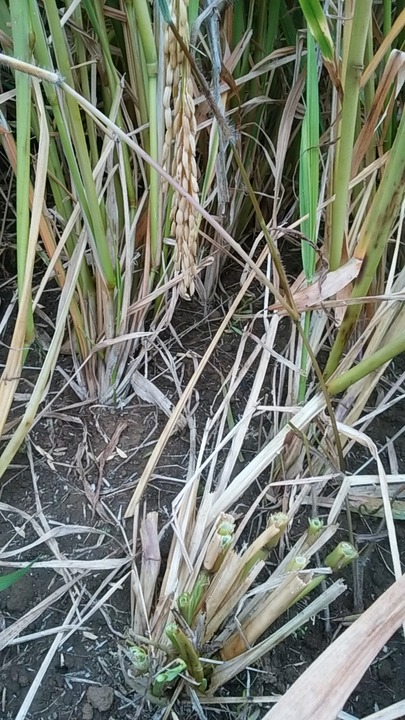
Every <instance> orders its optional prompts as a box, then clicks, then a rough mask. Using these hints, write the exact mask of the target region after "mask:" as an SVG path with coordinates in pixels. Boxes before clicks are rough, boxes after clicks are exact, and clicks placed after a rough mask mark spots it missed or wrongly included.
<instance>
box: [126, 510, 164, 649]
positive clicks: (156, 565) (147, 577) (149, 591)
mask: <svg viewBox="0 0 405 720" xmlns="http://www.w3.org/2000/svg"><path fill="white" fill-rule="evenodd" d="M140 535H141V543H142V565H141V576H140V582H141V588H142V595H143V603H141V602H137V603H136V606H135V616H134V624H133V628H134V633H135V634H136V635H144V634H145V630H146V626H147V622H148V618H149V617H150V612H151V608H152V601H153V596H154V593H155V589H156V582H157V579H158V577H159V572H160V561H161V557H160V548H159V538H158V513H157V512H150V513H148V514H147V516H146V518H145V519H144V520H143V521H142V523H141V531H140Z"/></svg>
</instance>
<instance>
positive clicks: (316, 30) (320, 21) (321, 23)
mask: <svg viewBox="0 0 405 720" xmlns="http://www.w3.org/2000/svg"><path fill="white" fill-rule="evenodd" d="M299 2H300V5H301V10H302V12H303V13H304V16H305V20H306V21H307V25H308V28H309V30H310V32H311V34H312V35H313V37H314V39H315V40H316V42H317V43H318V45H319V49H320V51H321V53H322V55H323V57H324V58H325V60H327V61H328V62H330V63H332V62H333V60H334V55H335V50H334V45H333V40H332V36H331V34H330V32H329V27H328V21H327V19H326V16H325V13H324V12H323V10H322V6H321V3H320V2H319V0H299Z"/></svg>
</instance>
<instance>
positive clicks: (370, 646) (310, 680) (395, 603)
mask: <svg viewBox="0 0 405 720" xmlns="http://www.w3.org/2000/svg"><path fill="white" fill-rule="evenodd" d="M404 621H405V575H403V576H402V577H401V579H400V580H397V582H395V583H394V584H393V585H391V587H390V588H389V589H388V590H387V591H386V592H385V593H384V594H383V595H382V596H381V597H380V598H378V600H376V602H375V603H373V605H372V606H371V607H370V608H369V609H368V610H366V612H365V613H364V614H363V615H362V616H361V617H360V618H359V619H358V620H356V622H355V623H354V624H353V625H352V626H351V627H350V628H348V629H347V630H346V631H345V632H344V633H343V634H342V635H341V636H340V637H339V638H338V639H337V640H335V642H333V643H332V644H331V645H330V646H329V647H328V649H327V650H325V651H324V652H323V653H322V655H320V656H319V657H318V659H317V660H315V662H314V663H312V665H311V666H310V667H309V668H308V670H306V672H304V673H303V675H301V677H300V678H299V679H298V680H297V681H296V682H295V683H294V684H293V685H292V687H291V688H290V689H289V690H288V691H287V692H286V694H285V695H284V696H283V697H282V699H281V700H280V702H279V703H278V704H277V705H276V707H274V708H273V709H272V710H270V712H268V713H267V715H265V716H264V718H263V720H312V719H313V718H314V717H321V718H322V720H335V718H336V716H337V714H338V712H339V711H340V710H341V709H342V707H343V705H344V703H345V702H346V700H347V698H348V697H349V695H350V693H351V692H353V690H354V689H355V687H356V685H357V684H358V683H359V681H360V679H361V678H362V676H363V675H364V673H365V672H366V670H367V668H368V667H369V665H370V663H371V662H372V661H373V659H374V658H375V656H376V655H377V653H378V652H379V651H380V650H381V648H382V647H383V646H384V645H385V643H386V642H387V641H388V640H389V638H390V637H391V635H393V633H394V632H395V631H396V630H397V629H398V628H399V627H400V625H401V623H402V622H404Z"/></svg>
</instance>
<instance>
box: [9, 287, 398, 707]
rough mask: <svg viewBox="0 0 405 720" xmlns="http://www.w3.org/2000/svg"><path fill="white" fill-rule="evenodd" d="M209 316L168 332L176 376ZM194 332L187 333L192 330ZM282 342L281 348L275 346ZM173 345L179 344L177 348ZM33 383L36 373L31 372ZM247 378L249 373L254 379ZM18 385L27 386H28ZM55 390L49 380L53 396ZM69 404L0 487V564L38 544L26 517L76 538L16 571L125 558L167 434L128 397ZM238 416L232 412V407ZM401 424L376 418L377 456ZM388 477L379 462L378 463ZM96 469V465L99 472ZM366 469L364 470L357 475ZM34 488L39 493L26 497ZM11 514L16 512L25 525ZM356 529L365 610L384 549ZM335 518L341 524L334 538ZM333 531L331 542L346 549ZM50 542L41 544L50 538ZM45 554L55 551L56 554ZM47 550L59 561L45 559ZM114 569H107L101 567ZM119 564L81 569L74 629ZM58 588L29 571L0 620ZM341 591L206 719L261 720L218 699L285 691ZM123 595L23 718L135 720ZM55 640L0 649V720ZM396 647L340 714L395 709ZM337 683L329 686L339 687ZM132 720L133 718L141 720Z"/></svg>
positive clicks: (92, 618) (52, 416)
mask: <svg viewBox="0 0 405 720" xmlns="http://www.w3.org/2000/svg"><path fill="white" fill-rule="evenodd" d="M219 317H220V312H213V313H212V315H211V318H210V319H208V320H207V319H205V318H204V316H203V310H202V308H201V307H200V305H199V304H198V302H197V301H196V300H195V301H193V302H192V303H191V304H188V305H186V306H182V307H181V308H180V309H179V310H178V311H177V314H176V317H175V322H174V326H175V328H176V333H177V335H178V336H179V337H181V345H179V344H178V343H177V341H176V340H175V339H173V337H169V336H168V339H167V342H168V343H170V346H171V352H172V354H173V355H175V354H176V353H183V354H184V353H186V358H185V361H184V377H183V378H182V384H183V386H184V383H185V381H186V379H187V376H188V375H189V374H190V373H191V372H192V371H193V361H192V358H193V355H194V356H196V357H197V358H198V357H201V355H202V353H203V351H204V349H205V347H206V346H207V343H208V341H209V339H210V337H211V336H212V332H213V330H215V329H216V327H217V324H218V322H219V320H218V318H219ZM193 325H194V328H193V327H192V326H193ZM238 342H239V336H238V335H237V334H236V333H232V332H231V333H230V334H226V335H224V336H223V339H222V342H221V344H220V346H219V348H218V350H217V351H216V353H215V355H214V357H213V359H212V363H211V364H210V366H209V367H208V368H207V370H206V372H205V374H204V376H203V378H202V381H201V383H200V386H199V387H200V398H199V400H200V404H199V408H198V411H197V432H198V436H200V434H201V432H202V430H203V427H204V420H205V418H206V417H207V415H209V413H210V408H211V404H212V401H213V398H214V395H215V393H216V392H217V389H218V387H219V383H218V372H219V370H220V371H221V372H222V373H223V374H225V373H226V372H227V371H228V370H229V369H230V367H231V365H232V362H233V359H234V355H235V350H236V347H237V345H238ZM281 342H282V339H281ZM176 343H177V345H176ZM40 362H41V358H40V357H39V356H37V357H35V353H33V354H32V357H31V366H32V367H40ZM32 372H33V375H32V379H33V378H34V376H35V371H32ZM252 372H254V370H252ZM150 375H151V377H154V376H155V377H158V378H159V379H158V384H159V386H160V387H161V388H162V389H163V390H164V391H165V393H166V394H167V395H168V396H170V397H172V399H173V401H175V400H176V392H175V388H174V387H173V384H172V383H171V381H170V378H169V377H168V375H165V373H164V369H163V368H162V367H161V366H160V365H159V362H158V360H156V366H155V368H150ZM28 380H29V378H28ZM250 381H251V378H249V375H248V376H247V378H246V380H245V383H246V385H245V387H244V388H242V389H241V393H242V395H243V394H244V392H246V391H247V389H248V387H249V383H250ZM63 383H64V380H63V378H62V376H61V375H60V374H58V373H57V374H56V376H55V380H54V385H53V387H52V392H56V391H57V390H58V389H59V388H60V387H61V386H62V385H63ZM76 402H77V399H76V398H75V396H74V395H72V394H71V393H69V392H68V391H66V392H65V393H64V394H63V395H61V396H60V397H59V398H58V400H57V401H56V402H55V404H54V406H53V408H52V413H49V414H48V415H47V416H46V417H44V418H43V419H42V420H41V421H40V422H39V423H38V424H37V425H36V426H35V428H34V430H33V431H32V433H31V442H30V450H31V454H32V462H31V464H30V456H29V455H27V451H26V449H23V450H22V451H21V453H20V454H19V455H18V456H17V457H16V458H15V460H14V462H13V464H12V466H11V467H10V469H9V472H8V474H7V477H6V479H5V481H4V482H3V483H2V486H1V491H0V492H1V496H0V503H1V505H0V513H1V516H2V523H1V527H0V548H1V549H2V552H1V553H0V556H1V558H2V559H4V558H5V557H6V556H5V552H6V551H7V552H10V553H11V552H12V551H13V550H16V549H18V548H21V547H25V546H27V545H29V544H30V543H33V542H34V541H35V540H36V539H37V538H38V532H37V531H36V530H35V529H34V528H33V525H32V522H31V520H30V518H34V519H35V520H36V522H37V523H38V524H39V525H40V526H41V528H42V530H43V531H44V532H45V531H47V530H49V531H54V532H55V529H57V528H58V527H60V525H70V526H81V527H83V528H84V529H83V530H81V531H80V530H77V531H76V532H75V533H74V534H71V535H67V536H55V537H54V538H53V540H49V541H48V543H43V544H41V545H36V546H35V547H32V548H31V549H28V550H26V551H25V552H24V553H23V554H22V555H21V557H20V556H19V555H16V556H14V557H13V558H12V559H13V560H16V559H17V560H20V559H21V560H22V561H23V562H24V563H25V562H27V561H30V560H41V561H46V560H48V561H50V562H52V561H54V559H55V554H54V553H55V552H56V553H59V557H60V558H61V559H66V558H68V559H70V560H73V561H75V562H79V561H90V562H91V563H93V565H94V563H95V561H97V560H98V559H103V558H104V559H105V558H107V559H109V560H111V561H113V560H114V559H117V558H122V557H125V552H126V546H125V542H126V540H125V538H131V521H125V520H124V519H123V514H124V511H125V508H126V506H127V503H128V501H129V499H130V497H131V494H132V492H133V489H134V487H135V486H136V483H137V481H138V479H139V477H140V474H141V472H142V469H143V467H144V466H145V463H146V461H147V459H148V457H149V454H150V452H151V449H152V447H153V445H154V444H155V443H156V441H157V439H158V438H159V435H160V433H161V431H162V428H163V427H164V424H165V417H164V416H162V415H161V414H160V413H159V414H158V413H156V410H155V409H154V408H153V407H152V406H150V405H146V404H144V403H142V402H140V401H139V400H137V399H136V398H135V399H133V400H132V401H131V403H130V404H129V405H128V406H127V407H125V408H124V409H121V410H117V409H116V410H114V409H109V408H105V407H101V406H97V405H95V404H93V405H89V406H87V407H85V408H83V407H81V408H79V409H78V408H77V407H75V403H76ZM236 410H237V408H236ZM120 423H121V424H122V425H121V428H122V431H121V434H120V437H119V441H118V448H119V452H118V454H117V452H116V451H114V452H112V453H111V456H112V457H108V458H107V457H106V453H104V455H103V451H105V449H106V446H107V444H108V442H109V440H110V439H111V437H112V436H113V434H114V432H115V431H116V430H117V427H118V425H119V424H120ZM403 425H404V407H403V403H399V404H397V405H396V406H395V407H394V408H393V410H392V411H391V412H388V413H387V414H385V415H384V416H383V417H382V418H381V417H380V418H379V419H378V420H377V422H376V423H375V424H374V426H372V427H371V429H370V431H369V432H370V435H371V436H372V437H373V439H374V441H375V442H376V443H377V446H378V447H380V448H382V447H383V446H384V445H385V443H386V439H387V438H392V437H393V436H394V435H395V433H397V432H398V431H400V430H401V428H402V427H403ZM188 450H189V444H188V438H187V437H186V436H182V435H175V436H172V438H171V440H170V442H169V444H168V446H167V448H166V451H165V453H164V455H163V456H162V458H161V461H160V463H159V466H158V468H157V470H156V472H155V475H154V479H153V481H152V482H151V483H150V486H149V488H148V491H147V493H146V496H145V502H146V507H147V510H152V509H159V513H160V523H161V526H162V525H164V524H165V522H166V520H167V518H168V517H169V512H170V505H171V501H172V499H173V498H174V496H175V494H176V493H177V492H178V491H179V489H180V488H181V484H182V482H183V481H184V478H185V474H186V469H187V454H188ZM395 451H396V457H397V459H398V464H399V467H398V471H399V472H403V473H404V472H405V440H404V436H403V435H401V434H400V435H399V437H398V438H397V440H396V441H395ZM251 452H254V447H253V445H252V447H246V448H244V455H245V458H248V457H249V453H251ZM381 457H382V460H383V462H384V463H385V464H386V468H387V470H388V469H389V466H388V456H387V453H386V451H383V452H382V453H381ZM102 459H103V460H105V465H104V467H103V466H102ZM363 459H364V458H362V457H361V456H359V455H355V454H354V455H352V456H350V458H349V464H351V467H350V468H349V469H350V471H354V470H355V469H356V467H358V466H359V464H361V462H362V460H363ZM373 471H375V468H373V465H372V464H370V466H369V468H368V470H367V472H373ZM100 478H101V484H100V501H101V503H102V506H101V507H100V510H101V513H102V516H100V514H99V513H97V512H96V513H93V512H92V509H91V506H90V499H91V498H92V497H94V492H95V491H97V487H98V484H99V481H100ZM36 488H37V493H36ZM21 511H23V512H24V513H26V515H22V514H21ZM353 520H354V530H355V533H356V536H357V537H358V539H359V542H365V541H366V540H367V539H369V538H370V537H373V535H374V533H377V532H378V535H377V537H376V539H375V542H374V550H373V552H372V553H371V555H370V558H369V560H368V561H367V563H366V564H365V565H364V568H363V570H364V593H363V602H364V607H368V606H369V605H370V604H371V603H372V602H373V600H375V598H376V597H378V596H379V595H381V593H382V592H383V591H384V590H385V589H386V588H387V587H388V586H389V585H390V584H391V583H392V581H393V573H392V565H391V558H390V552H389V547H388V543H387V539H386V536H385V531H384V528H382V529H381V527H380V521H379V520H378V519H376V518H367V519H365V518H360V517H357V516H354V518H353ZM305 523H306V518H305V517H304V516H302V517H300V518H298V520H297V523H296V525H295V527H294V528H293V531H292V533H293V537H291V540H293V539H294V534H296V535H297V536H298V535H299V534H301V533H302V530H303V528H304V526H305V525H304V524H305ZM344 524H345V518H344V517H342V526H343V528H344ZM396 525H397V533H398V539H399V543H400V550H401V554H402V558H403V557H404V555H403V553H404V551H405V525H404V523H403V522H401V521H398V522H397V523H396ZM344 536H345V535H344V530H342V533H341V538H343V537H344ZM47 537H49V535H48V536H47ZM51 542H54V543H56V546H54V553H52V552H51V550H50V544H49V543H51ZM55 547H56V550H55ZM110 569H111V568H110ZM127 571H128V566H125V567H123V568H122V570H121V571H120V572H119V573H118V574H115V576H114V577H113V578H112V580H111V581H109V578H108V573H109V572H110V570H100V571H97V570H94V569H93V570H92V571H91V572H89V574H88V576H87V578H86V580H85V581H84V582H83V585H84V587H85V593H84V597H83V598H82V601H81V605H80V612H81V615H82V617H83V616H84V617H85V616H86V610H83V608H84V607H85V606H86V602H89V607H88V610H91V609H92V608H94V600H93V601H92V602H90V599H91V598H92V597H93V598H94V596H95V594H97V592H99V593H100V594H99V596H98V597H100V596H102V595H103V594H104V593H105V592H106V591H107V590H108V589H109V588H112V585H113V584H114V583H115V582H117V580H119V578H120V577H121V576H122V577H124V576H125V575H126V573H127ZM63 573H64V576H65V579H66V578H67V577H68V573H67V571H66V570H64V571H60V570H59V575H58V574H57V573H56V572H55V570H54V569H47V568H35V567H34V569H32V570H31V571H30V572H29V574H28V575H26V576H25V577H23V578H22V579H21V580H20V581H19V582H18V583H16V584H15V585H13V586H12V587H11V588H10V589H9V590H7V591H6V592H4V593H2V594H0V622H1V623H2V625H3V627H9V626H10V625H11V623H12V622H13V621H15V620H16V619H18V618H20V617H22V616H23V615H24V614H25V613H27V611H29V610H30V609H32V608H34V607H35V606H37V604H38V602H39V601H41V600H44V599H45V598H47V597H48V596H49V595H50V594H51V592H53V591H55V590H56V589H57V588H58V587H59V586H60V585H61V583H62V579H63V578H62V577H61V574H63ZM344 575H345V578H346V580H347V584H348V590H347V592H346V593H345V594H344V595H343V596H342V597H341V598H340V600H339V601H338V602H337V603H336V604H335V605H333V607H332V608H331V611H330V622H328V618H325V617H318V618H316V619H314V622H313V623H312V624H310V625H309V626H308V627H307V628H306V629H305V630H304V631H303V632H301V633H299V634H297V636H296V637H295V638H294V642H290V641H288V640H287V641H286V642H284V643H283V644H281V645H280V646H278V648H276V649H275V650H274V651H273V652H272V653H270V654H269V656H268V657H266V658H265V659H264V661H262V662H261V663H260V664H259V665H258V667H257V668H256V670H250V671H248V672H247V673H244V674H243V676H242V677H240V678H238V679H237V680H236V681H235V682H234V683H232V685H231V686H230V687H229V688H226V689H225V690H224V691H223V695H224V704H220V703H219V702H218V705H216V706H214V707H209V708H207V709H206V714H207V717H212V718H214V717H215V718H225V717H235V718H246V719H247V718H249V719H250V720H256V718H260V717H262V716H263V715H264V714H265V708H266V707H268V705H267V706H266V705H263V706H262V707H257V706H255V707H252V708H250V709H247V708H245V709H242V708H241V707H240V706H238V705H237V704H236V705H227V704H226V696H227V695H229V694H230V695H232V696H238V695H242V693H243V692H244V691H246V689H247V688H248V691H249V693H250V695H252V696H261V695H263V696H271V695H274V694H275V695H278V694H281V693H283V692H285V690H286V689H287V688H288V687H289V686H290V685H291V683H293V682H294V680H295V679H296V678H297V677H298V676H299V675H300V674H301V673H302V672H303V671H304V670H305V669H306V668H307V667H308V665H309V664H310V663H311V662H312V661H313V660H314V659H315V658H316V657H317V656H318V655H319V654H320V652H321V651H322V650H323V649H324V648H325V647H327V645H328V644H329V643H330V641H331V639H332V638H333V637H335V636H336V634H338V633H340V632H342V630H343V629H344V627H345V626H346V625H347V623H348V622H349V620H348V618H349V616H351V615H352V614H353V613H354V610H355V609H354V607H353V591H352V588H353V574H352V570H351V569H349V570H347V571H345V573H344ZM71 607H72V597H71V596H70V595H69V593H66V594H65V595H64V596H63V597H62V598H61V599H58V600H57V601H55V602H53V603H52V604H51V605H50V606H49V607H47V608H46V609H45V611H44V612H43V613H42V614H41V615H40V616H39V617H38V618H36V619H35V618H33V620H32V622H31V623H30V624H29V625H28V626H27V627H25V628H24V629H23V631H22V632H21V633H20V635H23V636H24V635H28V634H32V633H40V632H44V631H47V630H49V629H51V628H55V627H57V626H59V625H61V624H62V623H63V622H65V618H66V614H67V612H68V611H69V609H70V608H71ZM130 611H131V608H130V592H129V579H128V578H127V579H126V580H124V582H123V583H122V584H121V586H120V587H118V588H117V589H116V590H115V592H114V593H113V594H112V595H111V597H110V598H109V599H108V600H107V601H106V602H103V604H102V606H101V608H100V609H99V610H97V611H96V612H94V613H93V614H91V615H89V617H88V618H86V617H85V622H84V623H83V626H82V628H81V630H80V631H77V632H75V633H74V634H73V635H71V636H70V637H68V638H67V639H65V640H64V641H63V642H62V643H61V644H59V645H58V650H57V652H56V653H55V654H54V655H53V658H52V661H51V663H50V665H49V667H48V669H47V671H46V673H45V676H44V678H43V680H42V682H41V685H40V687H39V689H38V692H37V693H36V696H35V698H34V700H33V702H32V704H31V707H30V711H29V713H28V715H27V717H28V718H30V719H31V720H34V719H38V720H39V719H43V720H71V719H75V718H78V719H80V720H91V718H94V720H97V719H98V718H100V719H101V718H109V719H110V718H111V720H113V719H117V720H119V719H121V718H122V719H124V718H134V717H137V707H136V703H134V700H133V696H132V694H131V690H130V688H129V686H128V685H127V683H126V680H125V676H124V674H123V672H122V668H121V666H120V662H119V654H118V645H119V643H120V641H122V639H123V637H124V635H125V631H126V629H127V628H128V625H129V622H130ZM54 640H55V634H49V635H43V636H42V637H39V638H38V639H32V640H27V641H24V640H21V641H19V642H18V643H17V644H13V645H10V646H8V647H7V648H6V649H5V650H3V651H2V652H1V654H0V705H1V707H0V716H1V717H4V718H6V719H7V720H12V718H15V717H16V716H17V714H18V712H19V710H20V709H21V707H22V705H23V702H24V698H25V696H26V695H27V692H29V688H30V685H31V683H32V680H33V678H34V677H35V675H36V673H37V671H38V668H39V667H40V666H41V663H42V662H43V661H44V658H45V657H46V655H47V653H48V651H49V649H50V647H51V645H52V643H53V642H54ZM404 677H405V641H404V638H403V637H402V636H401V634H399V633H397V634H396V635H395V636H394V637H393V638H392V639H391V641H390V642H389V643H388V644H387V646H386V647H384V648H383V650H382V652H381V653H380V654H379V655H378V657H377V658H376V659H375V661H374V662H373V664H372V666H371V667H370V669H369V671H368V672H367V673H366V675H365V676H364V678H363V680H362V681H361V683H360V685H359V686H358V688H356V690H355V692H354V693H353V695H352V697H351V698H350V700H349V702H348V703H347V706H346V708H345V710H346V711H347V712H349V713H352V714H353V715H354V716H355V717H359V718H361V717H364V716H366V715H367V714H369V713H372V712H374V711H375V710H377V709H379V708H384V707H386V706H388V705H390V704H391V703H394V702H396V701H399V700H400V699H402V698H403V697H404ZM337 682H338V678H337ZM138 710H139V708H138ZM182 713H183V714H182V715H181V718H190V719H191V718H195V717H196V713H195V711H194V710H193V708H190V707H187V706H183V708H182Z"/></svg>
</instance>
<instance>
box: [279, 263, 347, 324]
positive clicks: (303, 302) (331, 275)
mask: <svg viewBox="0 0 405 720" xmlns="http://www.w3.org/2000/svg"><path fill="white" fill-rule="evenodd" d="M360 268H361V260H358V259H357V258H351V259H350V260H349V261H348V262H347V263H346V264H345V265H342V266H341V267H340V268H338V269H337V270H333V271H332V272H327V273H323V272H322V271H321V272H320V273H317V275H316V277H315V279H314V282H313V283H312V284H311V285H308V287H306V288H303V289H302V290H298V291H297V292H296V293H294V295H293V297H294V302H295V305H296V307H297V310H298V311H299V312H305V311H306V310H316V309H318V308H321V307H322V303H323V301H324V300H327V299H328V298H330V297H332V295H337V294H338V293H341V291H342V290H343V289H344V288H345V287H347V286H348V285H350V283H351V282H352V281H353V280H354V279H355V278H356V277H357V276H358V274H359V272H360ZM269 310H276V311H277V312H279V313H280V315H285V314H286V312H285V310H284V309H283V307H282V306H281V305H280V304H279V303H274V305H270V307H269Z"/></svg>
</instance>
